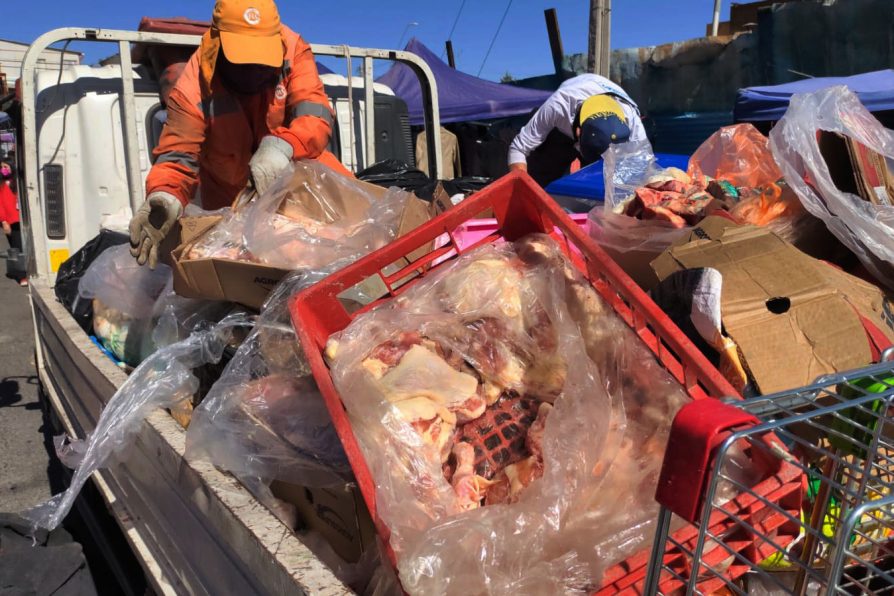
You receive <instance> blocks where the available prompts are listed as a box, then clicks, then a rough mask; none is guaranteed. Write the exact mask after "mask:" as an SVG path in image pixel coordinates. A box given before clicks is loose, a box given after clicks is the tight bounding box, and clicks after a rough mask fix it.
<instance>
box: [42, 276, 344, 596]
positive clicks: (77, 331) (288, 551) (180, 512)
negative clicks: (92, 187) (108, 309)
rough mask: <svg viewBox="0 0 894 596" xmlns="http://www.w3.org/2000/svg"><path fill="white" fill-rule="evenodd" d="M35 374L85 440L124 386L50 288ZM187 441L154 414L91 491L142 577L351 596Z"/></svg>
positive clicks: (172, 589)
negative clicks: (188, 452) (194, 455)
mask: <svg viewBox="0 0 894 596" xmlns="http://www.w3.org/2000/svg"><path fill="white" fill-rule="evenodd" d="M31 300H32V306H33V310H34V324H35V337H36V338H37V348H36V349H37V367H38V374H39V378H40V382H41V385H42V388H43V390H44V393H45V395H46V396H47V399H48V401H49V402H50V407H51V408H52V409H53V411H54V412H55V414H56V415H57V417H58V418H59V420H60V421H61V423H62V425H63V427H64V429H65V431H66V432H67V433H68V434H69V435H71V436H75V437H78V438H84V437H85V436H86V435H87V433H89V432H90V431H91V430H92V429H93V428H94V426H95V424H96V421H97V420H98V419H99V414H100V412H101V410H102V408H103V405H104V404H105V403H106V402H107V401H108V400H109V399H110V398H111V397H112V395H113V394H114V393H115V391H116V389H117V388H118V387H119V386H120V385H121V384H122V383H123V382H124V380H125V379H126V378H127V377H126V375H125V373H124V372H123V371H121V370H120V369H118V368H117V367H116V366H115V365H114V364H113V363H112V362H111V361H110V360H109V359H108V358H106V357H105V356H104V355H103V354H101V353H100V352H99V350H98V349H97V348H96V347H95V346H94V345H93V344H92V343H91V341H90V339H89V338H88V337H87V336H86V335H85V334H84V332H83V331H82V330H81V328H80V327H78V325H77V323H76V322H75V321H74V319H73V318H72V317H71V315H70V314H69V313H68V312H67V311H66V310H65V309H64V308H63V307H62V305H60V304H59V303H58V302H56V298H55V295H54V294H53V290H52V288H51V287H50V286H49V285H48V284H47V282H45V281H41V280H38V279H34V280H33V282H32V285H31ZM185 439H186V434H185V431H184V430H183V429H182V428H181V427H180V426H179V425H178V424H177V423H176V422H175V421H174V420H173V419H172V418H171V417H170V416H169V415H168V414H167V413H166V412H164V411H162V410H159V411H157V412H155V413H153V414H152V415H151V416H150V417H149V418H148V419H147V420H146V421H145V422H144V423H143V427H142V429H141V430H140V432H139V434H138V436H137V439H136V441H135V442H134V444H133V445H132V446H131V447H129V448H128V449H127V450H126V452H125V453H124V455H123V457H122V458H121V460H122V461H121V462H120V463H118V464H116V465H112V466H111V467H110V469H106V470H103V471H101V472H98V473H97V474H95V475H94V476H93V481H94V483H95V484H96V486H97V488H98V489H99V491H100V493H101V494H102V495H103V498H104V499H105V501H106V503H107V505H108V506H109V510H110V511H111V513H112V515H113V517H114V518H115V519H116V521H117V522H118V524H119V525H120V526H121V529H122V531H123V532H124V534H125V536H126V537H127V540H128V541H129V542H130V544H131V547H132V548H133V551H134V553H135V554H136V556H137V558H138V559H139V560H140V562H141V564H142V565H143V568H144V569H145V571H146V575H147V577H148V578H149V581H150V582H151V583H152V585H153V587H154V588H155V590H156V591H157V592H158V593H160V594H161V593H164V594H240V595H241V594H296V593H297V594H314V595H317V594H319V595H326V596H329V595H333V596H334V595H340V594H351V591H350V590H349V589H348V588H347V587H346V586H344V585H343V584H342V583H341V582H339V580H338V579H337V578H336V577H335V576H334V575H333V573H332V572H331V571H330V570H329V569H328V568H327V567H326V566H325V565H324V564H323V563H322V562H321V561H320V560H319V559H317V558H316V557H315V556H314V555H313V553H312V552H311V551H310V550H309V549H308V548H307V547H306V546H305V545H304V544H303V543H302V542H301V541H300V540H299V539H298V537H297V536H296V535H295V534H294V533H293V532H292V531H291V530H290V529H289V528H288V527H286V526H285V525H284V524H283V523H282V522H280V521H279V520H278V519H277V518H276V517H275V516H274V515H273V514H272V513H271V512H270V511H269V510H268V509H267V508H266V507H264V506H263V505H262V504H261V503H259V502H258V501H257V500H256V499H255V498H254V497H253V496H252V495H251V494H250V493H249V492H248V491H247V490H246V489H245V488H244V487H243V486H242V485H241V484H240V483H239V482H238V481H237V480H236V479H235V478H233V477H232V476H229V475H227V474H224V473H222V472H220V471H218V470H217V469H216V468H214V467H213V466H211V465H210V464H205V463H202V464H192V463H189V462H187V461H186V460H185V459H184V457H183V453H184V449H185Z"/></svg>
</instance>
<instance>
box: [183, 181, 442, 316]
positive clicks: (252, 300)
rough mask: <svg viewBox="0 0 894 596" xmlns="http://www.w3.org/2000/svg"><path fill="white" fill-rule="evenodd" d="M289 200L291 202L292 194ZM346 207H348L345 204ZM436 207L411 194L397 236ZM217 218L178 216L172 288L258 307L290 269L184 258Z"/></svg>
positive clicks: (381, 190) (373, 188)
mask: <svg viewBox="0 0 894 596" xmlns="http://www.w3.org/2000/svg"><path fill="white" fill-rule="evenodd" d="M358 183H360V184H363V185H364V187H367V188H368V187H371V191H370V192H371V193H373V195H374V196H377V197H382V196H384V195H385V193H386V192H387V189H384V188H380V187H377V186H373V185H370V184H366V183H363V182H360V181H358ZM290 202H294V197H293V198H292V199H290ZM348 208H350V207H345V209H348ZM284 209H285V211H286V212H288V210H289V207H288V206H284ZM339 210H340V208H339ZM439 211H440V210H439V208H438V205H437V204H435V203H429V202H427V201H423V200H422V199H419V198H416V197H414V198H413V199H411V200H410V201H409V202H408V203H407V205H406V206H405V208H404V211H403V213H402V214H401V219H400V222H399V225H398V236H402V235H404V234H406V233H407V232H409V231H411V230H413V229H415V228H416V227H418V226H419V225H421V224H422V223H425V222H426V221H428V220H429V219H431V218H432V217H433V216H435V215H437V213H439ZM318 215H320V217H324V218H328V217H330V216H331V213H330V214H328V215H327V214H323V213H322V212H320V213H319V214H318ZM220 220H221V217H220V216H201V217H184V218H181V220H180V225H179V226H177V227H175V229H174V231H173V232H172V236H174V237H175V238H176V248H174V249H173V250H172V251H171V260H170V265H171V268H172V269H173V272H174V291H175V292H177V294H179V295H180V296H184V297H186V298H203V299H206V300H221V301H229V302H237V303H239V304H242V305H244V306H247V307H249V308H253V309H260V308H261V306H262V305H263V304H264V301H265V300H266V299H267V296H269V294H270V292H271V291H272V290H273V288H275V287H276V285H277V284H279V282H280V281H282V279H283V278H284V277H285V276H286V275H288V274H289V273H290V271H289V270H286V269H280V268H278V267H271V266H269V265H262V264H260V263H247V262H243V261H232V260H228V259H219V258H205V259H190V260H185V259H184V258H183V256H184V254H186V252H187V251H188V250H189V248H190V247H191V246H192V245H193V244H194V243H195V242H196V241H198V240H199V239H200V238H201V237H202V235H204V234H205V233H206V232H207V231H208V230H210V229H211V228H212V227H213V226H214V225H216V224H217V223H218V222H220ZM424 250H425V249H420V251H424ZM371 283H372V282H371Z"/></svg>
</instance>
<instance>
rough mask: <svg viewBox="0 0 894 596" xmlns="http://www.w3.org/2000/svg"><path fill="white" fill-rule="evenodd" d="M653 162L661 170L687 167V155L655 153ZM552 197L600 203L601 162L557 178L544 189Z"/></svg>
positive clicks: (603, 188) (603, 191) (602, 184)
mask: <svg viewBox="0 0 894 596" xmlns="http://www.w3.org/2000/svg"><path fill="white" fill-rule="evenodd" d="M655 160H656V161H657V162H658V165H660V166H661V167H663V168H680V169H681V170H685V169H686V168H688V167H689V156H688V155H674V154H672V153H656V154H655ZM546 192H548V193H549V194H551V195H553V196H563V197H574V198H576V199H585V200H588V201H601V200H602V199H603V198H604V197H605V180H604V179H603V177H602V160H601V159H600V160H599V161H597V162H596V163H592V164H590V165H588V166H587V167H585V168H582V169H580V170H579V171H577V172H575V173H574V174H569V175H568V176H565V177H564V178H559V179H558V180H556V181H555V182H552V183H551V184H550V185H549V186H547V187H546Z"/></svg>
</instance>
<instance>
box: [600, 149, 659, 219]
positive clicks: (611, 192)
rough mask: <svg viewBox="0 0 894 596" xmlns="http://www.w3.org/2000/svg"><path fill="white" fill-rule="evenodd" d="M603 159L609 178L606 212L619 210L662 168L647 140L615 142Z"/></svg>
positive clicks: (607, 181)
mask: <svg viewBox="0 0 894 596" xmlns="http://www.w3.org/2000/svg"><path fill="white" fill-rule="evenodd" d="M602 159H603V166H602V170H603V173H604V179H605V204H604V205H603V208H604V210H605V211H606V212H616V210H617V209H618V207H620V206H621V205H623V204H624V203H625V202H627V201H628V200H629V199H630V196H631V195H632V194H633V193H634V192H636V189H637V188H639V187H640V186H642V185H644V184H645V183H646V182H647V181H648V180H649V178H651V177H652V176H655V175H656V174H659V173H661V171H662V168H661V166H659V165H658V162H657V161H656V160H655V153H654V152H653V151H652V145H651V143H649V141H648V140H646V139H642V140H640V141H629V142H627V143H619V144H615V145H611V146H609V148H608V151H606V152H605V154H604V155H603V156H602ZM596 209H599V207H598V206H597V207H596Z"/></svg>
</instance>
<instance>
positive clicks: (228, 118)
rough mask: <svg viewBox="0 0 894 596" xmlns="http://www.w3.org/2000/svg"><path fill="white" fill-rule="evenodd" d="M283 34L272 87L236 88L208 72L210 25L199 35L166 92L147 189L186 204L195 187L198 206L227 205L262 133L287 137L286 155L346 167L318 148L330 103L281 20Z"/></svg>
mask: <svg viewBox="0 0 894 596" xmlns="http://www.w3.org/2000/svg"><path fill="white" fill-rule="evenodd" d="M282 39H283V52H284V62H283V68H282V73H281V75H280V80H279V82H278V83H277V85H276V87H274V88H271V89H268V90H265V91H262V92H261V93H258V94H256V95H238V94H234V93H231V92H229V91H228V90H227V89H225V88H224V86H223V84H222V83H221V82H220V81H219V80H217V77H214V76H213V72H214V63H215V61H216V56H217V52H218V48H219V40H218V39H217V36H216V34H215V33H214V32H213V31H209V32H208V33H206V34H205V36H204V37H203V38H202V45H201V46H200V47H199V49H198V50H196V52H195V53H194V54H193V55H192V57H191V58H190V60H189V62H188V63H187V65H186V68H185V69H184V71H183V74H182V75H181V76H180V78H179V79H178V80H177V84H176V85H175V86H174V89H173V90H172V91H171V94H170V97H169V100H168V104H167V109H168V120H167V124H166V125H165V128H164V131H163V132H162V135H161V139H160V141H159V144H158V146H157V147H156V148H155V150H154V152H153V153H154V155H155V157H156V161H155V165H154V166H153V167H152V170H151V171H150V172H149V176H148V177H147V179H146V191H147V195H148V193H151V192H154V191H166V192H169V193H171V194H172V195H174V196H175V197H177V198H178V199H180V201H181V202H182V203H183V204H184V205H185V204H186V203H188V202H189V201H190V199H191V198H192V197H193V196H194V195H195V193H196V189H197V188H199V189H200V194H201V198H202V207H204V208H205V209H218V208H220V207H224V206H227V205H229V204H231V203H232V201H233V199H234V198H235V197H236V195H237V194H238V193H239V192H240V191H241V190H242V189H243V188H244V187H245V185H246V183H247V182H248V179H249V169H248V163H249V160H250V159H251V156H252V154H253V153H254V152H255V150H257V148H258V144H259V143H260V142H261V139H262V138H264V137H265V136H267V135H275V136H277V137H279V138H281V139H284V140H286V141H288V142H289V144H290V145H292V149H293V150H294V155H293V159H317V158H319V159H320V161H322V162H324V163H325V164H326V165H328V166H330V167H333V168H335V169H337V170H339V171H340V172H341V173H345V174H347V173H348V172H347V170H345V169H344V168H343V167H342V166H341V164H339V163H338V160H337V159H336V158H335V156H334V155H332V154H330V153H328V152H325V151H324V150H325V148H326V146H327V144H328V143H329V136H330V134H331V132H332V127H331V125H332V110H331V108H330V106H329V99H328V98H327V97H326V92H325V91H324V90H323V83H322V81H320V76H319V74H318V73H317V66H316V63H315V61H314V57H313V54H312V53H311V50H310V46H309V45H308V44H307V43H305V41H304V40H303V39H301V37H300V36H299V35H298V34H297V33H295V32H293V31H292V30H291V29H289V28H288V27H285V26H283V28H282Z"/></svg>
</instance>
